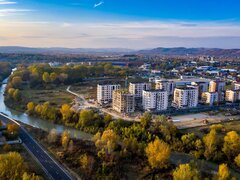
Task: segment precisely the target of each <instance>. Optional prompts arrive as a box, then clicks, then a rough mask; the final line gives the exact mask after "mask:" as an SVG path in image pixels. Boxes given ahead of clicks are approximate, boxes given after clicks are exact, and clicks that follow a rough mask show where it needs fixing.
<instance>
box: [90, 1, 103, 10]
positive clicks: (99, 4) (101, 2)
mask: <svg viewBox="0 0 240 180" xmlns="http://www.w3.org/2000/svg"><path fill="white" fill-rule="evenodd" d="M103 4H104V2H103V1H100V2H99V3H96V4H94V6H93V7H94V8H96V7H98V6H101V5H103Z"/></svg>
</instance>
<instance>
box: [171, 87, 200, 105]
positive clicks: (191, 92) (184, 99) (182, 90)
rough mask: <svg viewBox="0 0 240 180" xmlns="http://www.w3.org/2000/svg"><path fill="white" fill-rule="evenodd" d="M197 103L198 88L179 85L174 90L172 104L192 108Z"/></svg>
mask: <svg viewBox="0 0 240 180" xmlns="http://www.w3.org/2000/svg"><path fill="white" fill-rule="evenodd" d="M197 105H198V88H194V87H179V88H175V90H174V100H173V106H175V107H177V108H179V109H182V108H194V107H197Z"/></svg>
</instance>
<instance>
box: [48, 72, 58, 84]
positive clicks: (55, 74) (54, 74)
mask: <svg viewBox="0 0 240 180" xmlns="http://www.w3.org/2000/svg"><path fill="white" fill-rule="evenodd" d="M57 77H58V75H57V73H55V72H53V73H51V74H50V77H49V78H50V80H51V82H54V81H56V79H57Z"/></svg>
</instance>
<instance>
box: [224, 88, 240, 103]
mask: <svg viewBox="0 0 240 180" xmlns="http://www.w3.org/2000/svg"><path fill="white" fill-rule="evenodd" d="M239 100H240V89H239V90H227V91H226V95H225V101H227V102H232V103H233V102H236V101H239Z"/></svg>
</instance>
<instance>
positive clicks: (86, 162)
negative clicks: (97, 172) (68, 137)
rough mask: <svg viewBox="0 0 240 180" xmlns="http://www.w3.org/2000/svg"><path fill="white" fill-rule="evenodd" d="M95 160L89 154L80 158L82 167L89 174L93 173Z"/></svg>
mask: <svg viewBox="0 0 240 180" xmlns="http://www.w3.org/2000/svg"><path fill="white" fill-rule="evenodd" d="M94 162H95V160H94V158H93V157H92V156H89V155H87V154H83V155H81V156H80V158H79V163H80V167H81V168H82V169H83V170H84V171H85V172H87V173H91V171H92V170H93V165H94Z"/></svg>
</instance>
